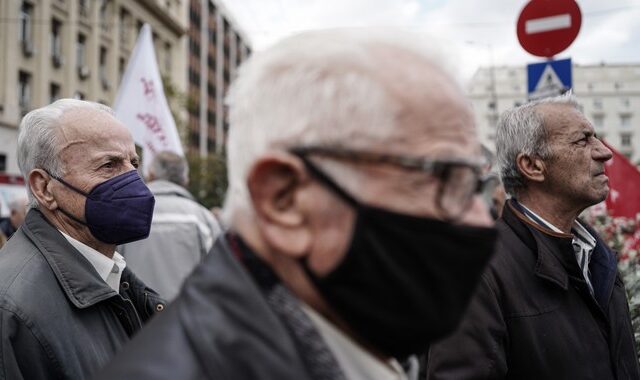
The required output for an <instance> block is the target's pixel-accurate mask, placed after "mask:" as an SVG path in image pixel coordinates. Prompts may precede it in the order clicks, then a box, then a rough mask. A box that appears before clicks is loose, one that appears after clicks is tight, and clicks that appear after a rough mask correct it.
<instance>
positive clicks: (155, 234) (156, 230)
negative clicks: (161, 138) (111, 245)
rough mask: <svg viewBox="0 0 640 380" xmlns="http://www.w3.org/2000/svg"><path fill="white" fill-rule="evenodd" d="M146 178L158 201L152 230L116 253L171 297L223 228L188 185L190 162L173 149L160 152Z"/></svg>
mask: <svg viewBox="0 0 640 380" xmlns="http://www.w3.org/2000/svg"><path fill="white" fill-rule="evenodd" d="M147 180H148V183H147V185H148V186H149V189H150V190H151V192H152V193H153V195H154V197H155V199H156V205H155V208H154V211H153V221H152V222H151V233H150V234H149V237H148V238H146V239H144V240H139V241H136V242H133V243H129V244H125V245H123V246H120V247H118V252H120V253H121V254H122V255H123V256H124V257H125V259H126V260H127V264H128V265H129V266H130V267H131V268H132V269H133V271H134V272H135V273H136V275H137V276H138V277H140V279H142V281H144V283H145V284H147V285H148V286H150V287H151V288H153V289H154V290H155V291H157V292H158V294H160V295H161V296H162V297H163V298H164V299H166V300H167V301H170V300H172V299H173V298H174V297H175V296H176V294H177V293H178V290H179V289H180V286H181V285H182V282H183V281H184V279H185V278H186V277H187V275H189V273H191V271H192V270H193V268H194V267H195V266H196V264H198V263H199V262H200V260H202V258H203V257H204V255H206V254H207V253H208V252H209V250H210V249H211V246H212V245H213V241H214V240H215V239H216V238H217V237H218V235H220V232H221V231H220V226H219V225H218V222H217V221H216V220H215V218H214V216H213V215H212V214H211V212H210V211H209V210H208V209H206V208H204V207H203V206H201V205H200V204H198V203H197V202H196V201H195V199H194V198H193V196H192V195H191V194H190V193H189V191H188V190H187V189H186V188H185V187H186V186H187V185H188V183H189V166H188V164H187V161H186V160H185V159H184V157H182V156H179V155H177V154H175V153H173V152H160V153H158V154H156V155H155V156H154V158H153V161H152V162H151V164H150V165H149V174H148V177H147Z"/></svg>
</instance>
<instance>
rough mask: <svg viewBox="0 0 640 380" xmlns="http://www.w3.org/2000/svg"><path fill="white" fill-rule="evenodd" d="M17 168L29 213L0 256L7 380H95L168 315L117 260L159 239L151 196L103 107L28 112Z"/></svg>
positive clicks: (124, 136)
mask: <svg viewBox="0 0 640 380" xmlns="http://www.w3.org/2000/svg"><path fill="white" fill-rule="evenodd" d="M18 165H19V166H20V170H21V171H22V174H23V176H24V178H25V182H26V184H27V192H28V196H29V207H30V210H29V212H28V214H27V216H26V218H25V220H24V223H23V224H22V226H21V227H20V229H18V231H17V232H16V233H15V234H14V235H13V237H12V238H11V239H10V240H9V241H8V242H7V244H5V246H4V247H3V248H2V250H0V359H1V364H0V378H2V379H73V380H76V379H87V378H90V377H91V376H92V375H93V374H94V372H95V371H96V370H97V369H99V368H100V367H101V366H103V365H105V364H106V363H107V362H108V361H109V359H111V357H112V356H113V355H114V354H115V353H116V351H117V350H118V349H119V348H120V347H121V346H122V344H123V343H124V342H126V341H127V340H129V338H130V337H131V336H132V335H133V334H134V333H136V332H137V331H138V330H139V329H140V328H141V327H142V324H143V323H144V322H145V321H147V320H148V319H149V318H150V317H151V316H152V315H153V314H154V313H155V312H156V311H158V310H161V309H163V308H164V304H163V302H162V301H161V300H160V299H159V297H158V296H157V295H156V294H155V293H154V292H153V290H151V289H149V288H147V287H146V286H145V285H144V284H143V283H142V282H141V281H140V280H138V279H137V277H136V276H135V275H134V274H133V273H132V272H131V270H130V269H129V268H128V267H127V266H126V262H125V261H124V259H123V258H122V256H120V255H119V254H118V253H117V252H116V251H115V248H116V245H118V244H123V243H127V242H131V241H135V240H138V239H143V238H145V237H146V236H147V235H148V234H149V227H150V224H151V217H152V213H153V205H154V199H153V194H151V192H150V191H149V189H148V188H147V187H146V186H145V184H144V183H143V182H142V179H141V178H140V177H139V176H138V173H137V171H136V168H137V166H138V156H137V155H136V150H135V146H134V144H133V140H132V138H131V134H130V133H129V131H128V130H127V128H126V127H125V126H124V125H122V124H121V123H120V122H119V121H118V120H116V119H115V118H114V116H113V113H112V111H111V110H110V109H109V108H108V107H105V106H103V105H100V104H97V103H90V102H84V101H80V100H74V99H62V100H58V101H56V102H55V103H53V104H50V105H48V106H46V107H42V108H39V109H36V110H34V111H31V112H29V113H28V114H27V115H26V116H25V117H24V118H23V119H22V122H21V124H20V130H19V133H18Z"/></svg>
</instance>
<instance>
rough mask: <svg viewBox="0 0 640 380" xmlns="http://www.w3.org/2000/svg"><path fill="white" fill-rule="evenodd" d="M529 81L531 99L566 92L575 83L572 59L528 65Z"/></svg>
mask: <svg viewBox="0 0 640 380" xmlns="http://www.w3.org/2000/svg"><path fill="white" fill-rule="evenodd" d="M527 82H528V91H527V92H528V94H529V100H536V99H542V98H546V97H550V96H556V95H561V94H564V93H565V92H567V91H569V90H570V89H571V87H572V85H573V82H572V80H571V59H570V58H568V59H560V60H557V61H546V62H540V63H532V64H529V65H527Z"/></svg>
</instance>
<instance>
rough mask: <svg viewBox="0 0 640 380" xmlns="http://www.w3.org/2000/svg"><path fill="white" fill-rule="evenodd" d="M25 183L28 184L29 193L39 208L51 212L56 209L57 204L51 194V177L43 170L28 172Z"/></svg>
mask: <svg viewBox="0 0 640 380" xmlns="http://www.w3.org/2000/svg"><path fill="white" fill-rule="evenodd" d="M27 181H28V182H29V188H30V189H31V193H32V194H33V196H34V197H35V198H36V199H37V200H38V204H39V205H40V207H44V208H46V209H48V210H51V211H53V210H55V209H56V208H57V207H58V202H56V200H55V198H54V197H53V193H52V192H51V184H52V181H51V177H50V176H49V175H48V174H47V173H46V172H45V171H44V170H42V169H33V170H32V171H30V172H29V176H28V178H27Z"/></svg>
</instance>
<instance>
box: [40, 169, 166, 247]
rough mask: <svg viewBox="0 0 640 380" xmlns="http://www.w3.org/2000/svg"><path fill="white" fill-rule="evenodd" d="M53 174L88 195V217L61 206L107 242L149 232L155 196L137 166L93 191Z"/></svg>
mask: <svg viewBox="0 0 640 380" xmlns="http://www.w3.org/2000/svg"><path fill="white" fill-rule="evenodd" d="M49 175H50V176H51V177H52V178H54V179H55V180H57V181H58V182H60V183H62V184H63V185H65V186H66V187H68V188H69V189H71V190H73V191H75V192H76V193H78V194H81V195H84V196H85V197H86V198H87V201H86V203H85V206H84V219H85V220H84V221H83V220H80V219H79V218H78V217H75V216H73V215H71V213H69V212H68V211H65V210H64V209H62V208H61V207H58V208H59V209H60V211H61V212H62V213H63V214H65V215H66V216H68V217H69V218H71V219H73V220H75V221H76V222H78V223H80V224H84V225H85V226H87V227H88V228H89V231H91V234H92V235H93V236H94V237H95V238H96V239H98V240H100V241H101V242H103V243H107V244H125V243H130V242H132V241H136V240H140V239H144V238H146V237H147V236H149V230H150V229H151V219H152V217H153V206H154V205H155V198H154V197H153V194H152V193H151V191H150V190H149V188H148V187H147V186H146V185H145V184H144V182H143V181H142V178H140V176H139V175H138V172H137V171H136V170H131V171H129V172H126V173H124V174H120V175H118V176H115V177H113V178H110V179H108V180H106V181H104V182H102V183H100V184H98V185H96V186H95V187H94V188H93V189H91V191H90V192H89V193H85V192H84V191H82V190H80V189H78V188H77V187H75V186H73V185H71V184H69V183H68V182H66V181H64V180H63V179H62V178H58V177H55V176H53V175H51V174H49Z"/></svg>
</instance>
